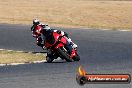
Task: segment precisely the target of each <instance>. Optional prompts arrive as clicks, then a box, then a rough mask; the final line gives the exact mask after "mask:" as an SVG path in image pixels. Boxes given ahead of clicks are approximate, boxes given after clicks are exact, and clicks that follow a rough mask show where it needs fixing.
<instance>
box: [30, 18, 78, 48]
mask: <svg viewBox="0 0 132 88" xmlns="http://www.w3.org/2000/svg"><path fill="white" fill-rule="evenodd" d="M31 31H32V36H33V37H35V38H36V40H37V42H36V44H37V45H38V46H40V47H44V46H43V43H44V40H45V38H46V37H47V36H48V35H49V34H50V32H51V31H53V32H57V33H58V34H61V35H62V36H65V38H66V39H67V41H68V42H69V44H71V45H72V47H73V48H77V45H76V44H75V43H73V42H72V41H71V39H70V38H69V37H68V34H67V33H66V32H63V31H61V30H56V29H54V30H53V29H51V28H50V27H49V26H48V25H47V24H42V23H40V21H39V20H38V19H34V20H33V26H32V27H31Z"/></svg>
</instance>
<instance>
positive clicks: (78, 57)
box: [73, 53, 80, 61]
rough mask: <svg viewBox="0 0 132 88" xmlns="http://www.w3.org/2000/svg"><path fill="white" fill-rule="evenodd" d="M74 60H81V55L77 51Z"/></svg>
mask: <svg viewBox="0 0 132 88" xmlns="http://www.w3.org/2000/svg"><path fill="white" fill-rule="evenodd" d="M73 60H74V61H79V60H80V56H79V55H78V54H77V53H76V56H75V57H73Z"/></svg>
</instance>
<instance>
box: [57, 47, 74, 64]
mask: <svg viewBox="0 0 132 88" xmlns="http://www.w3.org/2000/svg"><path fill="white" fill-rule="evenodd" d="M57 51H58V53H59V55H60V57H61V58H63V59H65V60H66V61H67V62H72V59H71V58H70V55H69V53H68V52H67V50H66V49H65V48H64V47H61V48H58V49H57Z"/></svg>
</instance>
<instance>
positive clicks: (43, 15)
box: [0, 0, 132, 29]
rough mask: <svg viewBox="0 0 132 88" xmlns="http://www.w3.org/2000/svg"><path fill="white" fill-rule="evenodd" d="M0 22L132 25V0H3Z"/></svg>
mask: <svg viewBox="0 0 132 88" xmlns="http://www.w3.org/2000/svg"><path fill="white" fill-rule="evenodd" d="M0 12H1V14H0V23H11V24H32V19H33V18H38V19H41V21H42V22H44V23H48V24H49V25H51V26H63V27H80V26H82V27H92V28H112V29H116V28H121V29H131V28H132V1H89V0H13V1H12V0H0Z"/></svg>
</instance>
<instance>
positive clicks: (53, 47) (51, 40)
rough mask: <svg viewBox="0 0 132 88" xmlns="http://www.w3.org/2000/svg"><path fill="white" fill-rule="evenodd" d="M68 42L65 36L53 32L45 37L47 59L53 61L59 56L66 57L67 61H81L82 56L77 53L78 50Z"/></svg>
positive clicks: (49, 61)
mask: <svg viewBox="0 0 132 88" xmlns="http://www.w3.org/2000/svg"><path fill="white" fill-rule="evenodd" d="M67 43H68V42H67V40H66V38H65V37H64V36H62V35H61V34H58V33H56V32H52V33H51V35H50V36H49V37H48V38H47V39H45V43H44V46H45V47H46V48H47V56H46V61H47V62H48V63H51V62H52V61H53V60H54V59H57V58H58V57H60V58H61V59H65V60H66V61H67V62H72V61H79V60H80V56H79V55H78V54H77V50H76V49H74V48H72V46H71V45H69V44H67Z"/></svg>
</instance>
